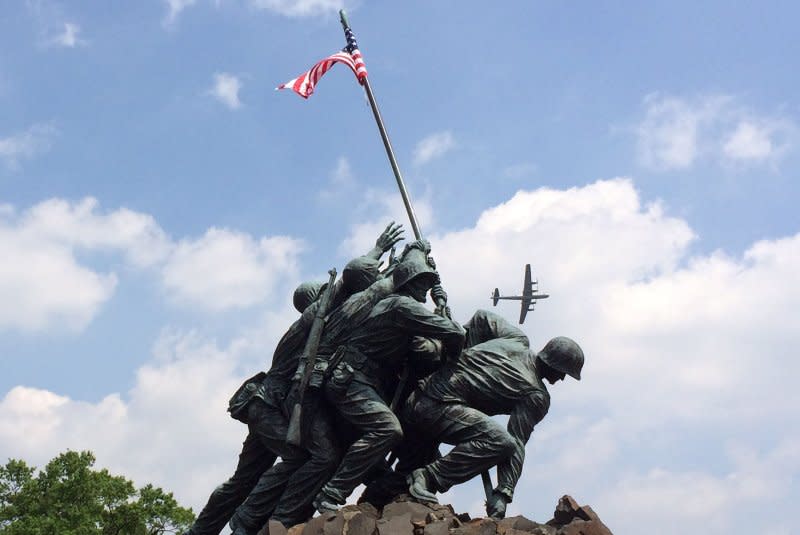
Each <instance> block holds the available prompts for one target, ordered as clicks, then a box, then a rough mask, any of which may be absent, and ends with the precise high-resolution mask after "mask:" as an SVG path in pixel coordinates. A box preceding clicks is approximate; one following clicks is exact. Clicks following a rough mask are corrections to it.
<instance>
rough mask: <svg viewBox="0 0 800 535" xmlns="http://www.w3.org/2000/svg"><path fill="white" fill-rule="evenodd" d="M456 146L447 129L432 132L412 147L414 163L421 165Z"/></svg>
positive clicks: (451, 134)
mask: <svg viewBox="0 0 800 535" xmlns="http://www.w3.org/2000/svg"><path fill="white" fill-rule="evenodd" d="M455 147H456V140H455V138H454V137H453V133H452V132H450V131H449V130H445V131H443V132H436V133H433V134H431V135H429V136H427V137H425V138H424V139H422V140H420V142H419V143H417V146H416V147H414V156H413V161H414V165H422V164H425V163H428V162H430V161H431V160H435V159H436V158H440V157H442V156H444V155H445V154H447V153H448V152H450V151H451V150H453V149H454V148H455Z"/></svg>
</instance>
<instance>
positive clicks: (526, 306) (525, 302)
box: [519, 298, 531, 325]
mask: <svg viewBox="0 0 800 535" xmlns="http://www.w3.org/2000/svg"><path fill="white" fill-rule="evenodd" d="M530 306H531V300H530V299H529V298H524V299H522V303H521V308H520V310H519V324H520V325H522V324H523V323H525V316H527V315H528V310H530Z"/></svg>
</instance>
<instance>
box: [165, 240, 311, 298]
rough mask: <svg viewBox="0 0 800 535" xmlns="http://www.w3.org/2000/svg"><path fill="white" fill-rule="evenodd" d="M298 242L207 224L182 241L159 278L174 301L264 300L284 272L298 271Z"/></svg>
mask: <svg viewBox="0 0 800 535" xmlns="http://www.w3.org/2000/svg"><path fill="white" fill-rule="evenodd" d="M301 250H302V244H301V242H299V241H298V240H295V239H293V238H289V237H285V236H278V237H272V238H262V239H261V240H255V239H253V238H252V237H250V236H249V235H246V234H242V233H239V232H234V231H230V230H226V229H216V228H212V229H209V230H208V231H207V232H206V234H205V235H204V236H203V237H201V238H200V239H197V240H182V241H181V242H180V243H178V244H177V246H176V247H175V250H174V252H173V253H172V255H171V256H170V258H169V260H168V261H167V263H166V265H165V267H164V270H163V273H162V278H163V283H164V286H165V288H166V289H167V291H168V292H169V294H170V295H171V296H172V297H173V298H174V299H175V300H176V301H178V302H180V303H183V304H187V305H193V306H194V305H200V306H202V307H203V308H206V309H209V310H224V309H227V308H235V307H247V306H251V305H254V304H256V303H259V302H262V301H263V300H264V299H265V298H266V297H267V296H268V295H269V293H270V290H271V289H272V288H273V287H274V286H275V283H276V282H277V281H278V280H280V279H281V278H282V277H286V276H291V275H293V274H294V273H295V272H296V268H297V266H296V261H297V255H298V254H299V252H300V251H301Z"/></svg>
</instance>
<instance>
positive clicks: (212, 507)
mask: <svg viewBox="0 0 800 535" xmlns="http://www.w3.org/2000/svg"><path fill="white" fill-rule="evenodd" d="M276 457H277V455H275V453H273V452H272V451H270V450H269V449H268V448H267V447H266V446H265V445H264V444H263V443H262V442H261V441H260V440H259V439H258V437H257V434H256V433H253V432H252V430H251V432H250V433H249V434H248V435H247V438H246V439H245V441H244V444H243V445H242V453H240V454H239V464H238V465H237V466H236V471H235V472H234V474H233V476H231V478H230V479H229V480H228V481H226V482H225V483H223V484H222V485H220V486H219V487H217V488H216V489H214V492H212V493H211V496H210V497H209V499H208V503H207V504H206V506H205V507H203V510H202V511H200V514H199V515H198V517H197V520H195V522H194V524H193V525H192V527H191V529H189V531H187V532H186V533H185V535H219V533H220V532H221V531H222V528H223V527H224V526H225V524H226V523H227V522H228V520H230V518H231V515H233V512H234V511H235V510H236V508H237V507H238V506H239V505H240V504H241V503H242V502H243V501H244V500H245V498H247V495H248V494H250V491H251V490H252V489H253V487H254V486H255V485H256V482H257V481H258V478H259V477H260V476H261V474H262V473H263V472H264V471H265V470H267V469H268V468H269V467H270V466H272V464H273V463H274V462H275V459H276Z"/></svg>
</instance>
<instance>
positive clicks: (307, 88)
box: [275, 28, 367, 98]
mask: <svg viewBox="0 0 800 535" xmlns="http://www.w3.org/2000/svg"><path fill="white" fill-rule="evenodd" d="M345 36H346V38H347V46H346V47H344V50H342V51H341V52H337V53H336V54H332V55H330V56H328V57H327V58H325V59H323V60H321V61H318V62H317V63H316V65H314V66H313V67H311V69H309V70H308V71H307V72H304V73H303V74H301V75H300V76H298V77H297V78H294V79H293V80H289V81H288V82H286V83H285V84H281V85H279V86H278V87H276V88H275V89H291V90H292V91H294V92H295V93H297V94H298V95H300V96H301V97H303V98H308V97H309V96H311V94H312V93H313V92H314V86H316V85H317V82H319V79H320V78H322V75H323V74H325V73H326V72H328V71H329V70H330V68H331V67H333V66H334V65H335V64H337V63H344V64H345V65H347V66H348V67H350V70H351V71H353V74H355V75H356V78H358V82H359V83H361V84H363V83H364V80H365V79H366V78H367V67H366V65H364V58H363V57H362V56H361V52H359V50H358V45H357V44H356V38H355V36H354V35H353V32H352V31H351V30H350V28H347V29H346V30H345Z"/></svg>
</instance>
